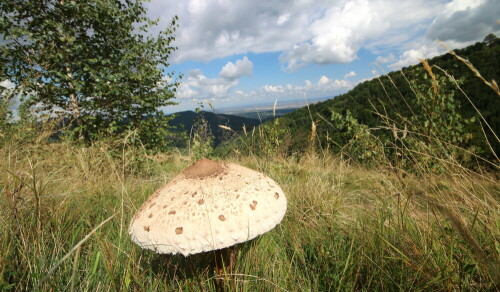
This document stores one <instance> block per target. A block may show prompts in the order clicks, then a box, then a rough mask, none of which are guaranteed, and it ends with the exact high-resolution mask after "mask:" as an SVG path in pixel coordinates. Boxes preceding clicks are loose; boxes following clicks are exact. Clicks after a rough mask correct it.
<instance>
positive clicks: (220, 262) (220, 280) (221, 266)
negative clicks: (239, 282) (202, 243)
mask: <svg viewBox="0 0 500 292" xmlns="http://www.w3.org/2000/svg"><path fill="white" fill-rule="evenodd" d="M235 259H236V253H235V250H234V246H230V247H226V248H222V249H218V250H216V251H215V273H216V275H215V281H216V282H215V285H216V288H217V291H224V282H225V279H226V277H227V276H228V277H229V285H230V286H231V291H234V279H233V268H234V264H235ZM224 271H225V273H224Z"/></svg>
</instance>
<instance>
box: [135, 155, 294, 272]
mask: <svg viewBox="0 0 500 292" xmlns="http://www.w3.org/2000/svg"><path fill="white" fill-rule="evenodd" d="M286 207H287V201H286V198H285V195H284V193H283V190H282V189H281V188H280V187H279V186H278V185H277V184H276V183H275V182H274V181H273V180H272V179H271V178H269V177H267V176H265V175H264V174H262V173H260V172H257V171H254V170H251V169H249V168H246V167H243V166H240V165H237V164H234V163H228V162H215V161H211V160H209V159H202V160H200V161H198V162H196V163H195V164H193V165H192V166H190V167H188V168H186V169H185V170H184V171H183V172H182V173H180V174H179V175H177V176H176V177H175V178H174V179H173V180H172V181H170V182H169V183H168V184H166V185H165V186H163V187H161V188H160V189H158V190H157V191H156V192H154V193H153V195H152V196H151V197H150V198H149V199H148V200H147V201H146V202H145V203H144V204H143V205H142V206H141V207H140V209H139V210H138V211H137V213H136V214H135V216H134V217H133V218H132V222H131V225H130V230H129V233H130V236H131V237H132V240H133V241H134V242H135V243H136V244H138V245H139V246H140V247H142V248H146V249H150V250H153V251H155V252H157V253H161V254H177V253H180V254H182V255H184V256H188V255H192V254H197V253H201V252H207V251H215V252H216V269H217V273H218V274H219V272H220V271H221V268H222V265H221V263H220V260H221V258H222V260H223V261H224V264H225V265H226V266H229V270H232V267H233V265H234V260H233V259H234V251H233V249H232V248H231V247H232V246H234V245H235V244H238V243H242V242H245V241H248V240H251V239H253V238H255V237H257V236H259V235H261V234H263V233H265V232H267V231H269V230H271V229H273V228H274V227H275V226H276V225H277V224H278V223H279V222H280V221H281V220H282V219H283V217H284V215H285V212H286ZM228 248H229V249H228ZM228 254H230V258H229V259H228V256H227V255H228ZM217 260H218V261H219V262H217ZM228 260H229V261H230V262H229V264H227V261H228Z"/></svg>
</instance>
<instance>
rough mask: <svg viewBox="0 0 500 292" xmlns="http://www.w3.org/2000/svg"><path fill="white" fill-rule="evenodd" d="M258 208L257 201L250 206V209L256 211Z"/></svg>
mask: <svg viewBox="0 0 500 292" xmlns="http://www.w3.org/2000/svg"><path fill="white" fill-rule="evenodd" d="M255 208H257V201H253V202H252V204H250V209H252V211H253V210H255Z"/></svg>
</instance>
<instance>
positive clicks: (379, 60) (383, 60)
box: [375, 53, 397, 64]
mask: <svg viewBox="0 0 500 292" xmlns="http://www.w3.org/2000/svg"><path fill="white" fill-rule="evenodd" d="M396 61H397V58H396V56H394V54H392V53H391V54H389V55H387V56H378V57H377V58H376V59H375V62H376V63H379V64H386V63H393V62H396Z"/></svg>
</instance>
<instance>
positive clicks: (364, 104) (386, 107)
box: [280, 38, 500, 153]
mask: <svg viewBox="0 0 500 292" xmlns="http://www.w3.org/2000/svg"><path fill="white" fill-rule="evenodd" d="M456 54H457V55H459V56H461V57H463V58H465V59H467V60H468V61H470V62H471V63H472V64H473V65H474V66H475V67H476V68H477V69H478V71H479V72H480V73H481V74H482V76H483V77H484V78H485V79H486V80H489V81H491V80H499V77H500V64H499V60H498V56H499V55H500V39H498V38H496V40H495V41H493V42H491V41H490V42H486V41H485V42H478V43H476V44H474V45H472V46H469V47H467V48H464V49H461V50H456ZM428 62H429V64H430V66H431V67H432V70H433V71H434V73H435V74H437V75H441V76H444V77H445V76H446V74H449V75H451V76H454V77H455V78H456V79H457V80H459V83H461V84H460V87H461V88H462V89H463V90H464V92H466V93H467V95H468V97H469V98H470V100H471V101H472V102H473V103H474V105H475V107H476V108H477V110H478V111H479V112H480V113H481V114H482V116H483V117H484V120H485V121H486V122H487V123H488V124H489V125H490V126H491V128H492V129H493V131H494V132H495V133H496V135H497V136H498V133H499V132H500V98H499V96H498V95H497V94H496V93H495V92H494V91H493V90H491V89H490V88H488V87H487V86H486V85H485V84H484V82H483V81H482V80H481V79H480V78H478V77H477V76H475V73H474V72H473V71H471V69H469V68H468V67H467V66H466V65H465V64H464V63H462V62H460V61H459V60H458V59H457V58H456V57H455V56H453V55H452V54H450V53H447V54H445V55H442V56H438V57H435V58H433V59H431V60H429V61H428ZM441 69H442V70H443V71H441ZM444 72H446V73H444ZM426 78H429V76H427V73H426V70H425V69H424V68H423V66H422V65H421V64H419V65H416V66H410V67H408V68H403V69H402V70H400V71H397V72H391V73H389V74H387V75H383V76H380V77H378V78H374V79H372V80H369V81H365V82H363V83H361V84H359V85H357V86H356V87H355V88H354V89H352V90H351V91H349V92H347V93H345V94H342V95H340V96H337V97H335V98H333V99H330V100H327V101H324V102H319V103H316V104H313V105H310V107H309V109H307V108H302V109H299V110H297V111H294V112H292V113H290V114H287V115H285V116H284V117H283V118H281V119H280V124H281V125H282V126H283V127H285V128H287V129H290V131H291V135H292V136H293V137H294V142H293V143H294V149H295V150H297V149H298V150H300V149H304V147H306V145H307V143H308V139H309V137H310V134H311V131H310V128H311V116H312V117H313V120H314V122H315V123H316V125H317V137H319V140H320V142H321V143H322V144H328V143H331V142H332V141H327V139H330V140H331V139H332V137H334V136H335V131H336V130H335V129H333V128H332V126H331V122H330V121H331V116H332V112H337V113H339V114H342V115H344V116H345V115H346V114H347V112H350V114H351V115H352V117H353V118H355V119H356V120H357V121H358V122H359V123H361V124H364V125H367V126H368V127H377V126H380V125H381V124H382V119H381V117H380V115H379V113H382V114H383V115H385V116H386V117H387V118H388V120H392V121H394V123H399V124H401V123H403V122H405V119H408V118H409V117H410V116H412V115H413V114H415V112H416V113H417V115H418V114H421V112H422V111H423V109H422V108H419V107H418V106H417V105H416V103H417V101H418V100H417V97H416V94H415V86H416V85H418V84H424V83H425V84H430V81H429V80H427V79H426ZM429 79H430V78H429ZM439 86H440V88H443V89H444V90H446V91H448V92H450V95H451V97H450V100H452V101H453V100H455V101H456V102H457V105H456V111H457V112H458V113H459V114H460V115H461V117H462V118H463V119H464V120H465V119H471V118H474V120H475V122H474V123H471V124H468V125H467V129H466V130H467V132H468V133H471V134H472V135H473V138H472V141H471V143H472V144H473V145H474V146H475V147H476V149H479V150H480V151H482V152H485V153H486V152H490V151H489V149H488V147H489V146H487V144H486V143H485V142H484V134H483V131H482V130H481V127H483V128H485V129H486V130H485V132H486V134H487V136H488V140H489V142H490V143H491V146H492V147H493V148H494V149H495V152H496V153H500V143H499V142H498V140H497V139H496V138H495V137H494V135H493V134H492V133H491V131H488V130H487V126H486V125H485V123H484V121H483V120H482V118H481V117H480V116H479V114H478V112H477V111H476V110H475V109H474V107H473V106H471V103H470V101H469V100H468V98H467V97H465V96H464V95H463V94H462V93H461V92H460V91H459V90H458V89H457V87H456V86H455V85H454V84H453V82H450V81H449V79H448V80H447V82H446V83H445V82H442V83H441V84H439ZM429 106H431V105H429ZM453 106H454V105H453ZM420 107H421V106H420ZM431 110H432V109H431ZM309 111H310V112H309ZM442 114H443V115H446V114H447V113H446V112H444V113H442ZM334 142H335V143H341V142H342V141H334ZM335 143H333V144H335ZM490 153H491V152H490Z"/></svg>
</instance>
